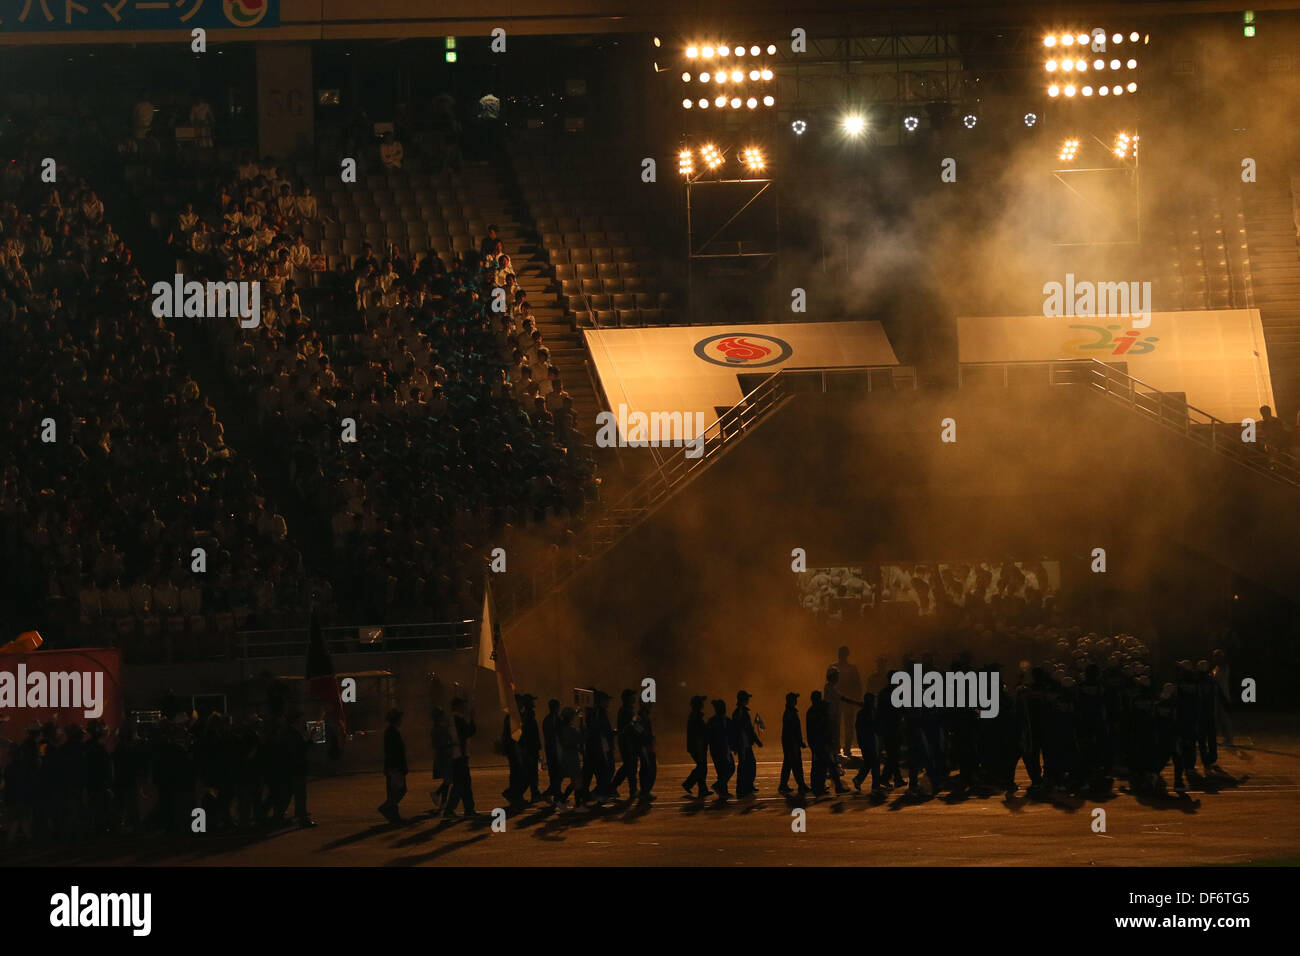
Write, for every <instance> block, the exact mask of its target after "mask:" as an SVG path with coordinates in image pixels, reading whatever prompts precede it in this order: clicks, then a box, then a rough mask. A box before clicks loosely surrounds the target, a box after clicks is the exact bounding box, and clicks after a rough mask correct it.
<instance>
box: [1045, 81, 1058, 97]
mask: <svg viewBox="0 0 1300 956" xmlns="http://www.w3.org/2000/svg"><path fill="white" fill-rule="evenodd" d="M1047 95H1048V96H1060V95H1061V88H1060V87H1059V86H1057V85H1056V84H1055V83H1053V84H1052V85H1051V86H1049V87H1048V88H1047Z"/></svg>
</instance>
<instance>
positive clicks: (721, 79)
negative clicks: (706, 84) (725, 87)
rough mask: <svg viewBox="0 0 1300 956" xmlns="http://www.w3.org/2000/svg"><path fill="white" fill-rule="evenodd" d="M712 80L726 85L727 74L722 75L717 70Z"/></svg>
mask: <svg viewBox="0 0 1300 956" xmlns="http://www.w3.org/2000/svg"><path fill="white" fill-rule="evenodd" d="M713 79H714V80H716V81H717V82H718V83H726V82H727V74H726V73H723V72H722V71H721V70H719V71H718V73H717V75H716V76H714V77H713Z"/></svg>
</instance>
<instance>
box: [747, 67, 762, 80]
mask: <svg viewBox="0 0 1300 956" xmlns="http://www.w3.org/2000/svg"><path fill="white" fill-rule="evenodd" d="M762 75H763V74H761V73H759V72H758V70H750V71H749V78H750V80H752V81H753V82H755V83H757V82H758V78H759V77H760V76H762Z"/></svg>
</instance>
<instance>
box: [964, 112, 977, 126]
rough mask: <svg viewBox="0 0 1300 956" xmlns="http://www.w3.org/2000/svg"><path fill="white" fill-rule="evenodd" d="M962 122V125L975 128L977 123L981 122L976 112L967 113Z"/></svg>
mask: <svg viewBox="0 0 1300 956" xmlns="http://www.w3.org/2000/svg"><path fill="white" fill-rule="evenodd" d="M961 122H962V125H963V126H965V127H966V128H967V129H974V128H975V124H976V123H978V122H979V119H978V118H977V117H976V116H975V114H974V113H967V114H966V115H965V116H963V117H962V118H961Z"/></svg>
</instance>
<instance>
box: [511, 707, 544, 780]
mask: <svg viewBox="0 0 1300 956" xmlns="http://www.w3.org/2000/svg"><path fill="white" fill-rule="evenodd" d="M516 700H518V702H519V744H518V748H517V754H518V759H519V793H518V796H519V797H520V799H522V798H523V796H524V791H528V795H529V799H528V802H529V803H536V802H537V801H538V800H540V799H541V798H542V795H541V792H540V791H539V790H538V789H537V764H538V762H539V761H540V760H541V756H542V734H541V731H540V730H539V729H538V727H537V698H536V697H534V696H533V695H532V694H520V695H519V696H518V697H517V698H516Z"/></svg>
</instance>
